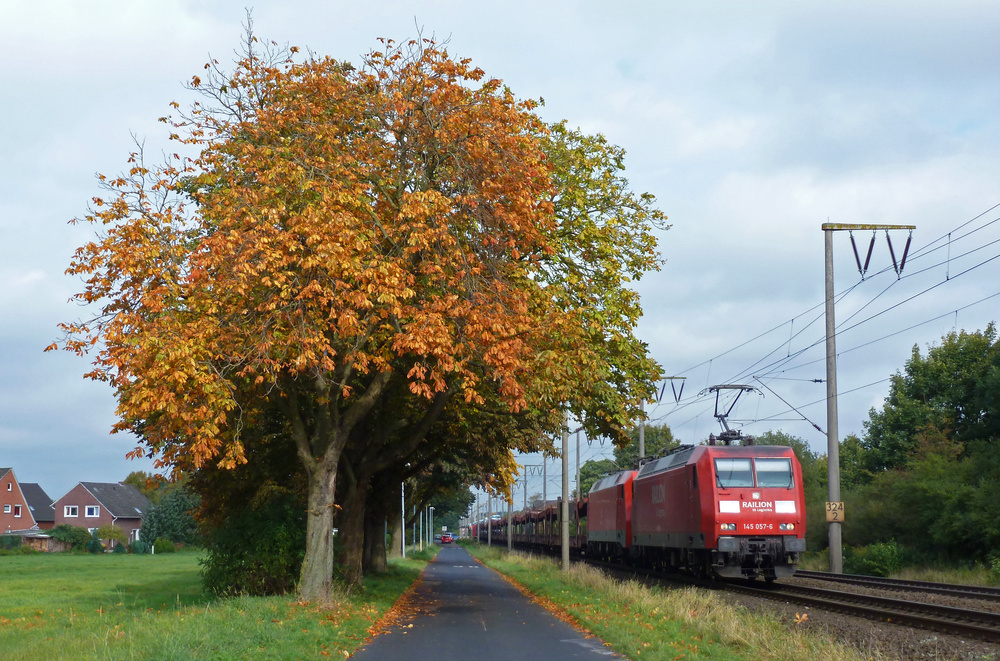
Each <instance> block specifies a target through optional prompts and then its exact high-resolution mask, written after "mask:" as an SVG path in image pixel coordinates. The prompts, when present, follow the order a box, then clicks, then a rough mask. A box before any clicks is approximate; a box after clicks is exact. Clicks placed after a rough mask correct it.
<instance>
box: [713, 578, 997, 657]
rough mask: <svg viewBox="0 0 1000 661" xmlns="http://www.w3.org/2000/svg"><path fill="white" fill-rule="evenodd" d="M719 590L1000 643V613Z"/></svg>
mask: <svg viewBox="0 0 1000 661" xmlns="http://www.w3.org/2000/svg"><path fill="white" fill-rule="evenodd" d="M719 588H720V589H723V590H728V591H734V592H739V593H742V594H747V595H751V596H755V597H760V598H763V599H770V600H782V601H787V602H791V603H795V604H799V605H803V606H809V607H811V608H817V609H823V610H833V611H836V612H840V613H845V614H848V615H853V616H858V617H864V618H868V619H872V620H880V621H882V622H891V623H893V624H903V625H906V626H911V627H917V628H921V629H927V630H930V631H936V632H938V633H946V634H952V635H957V636H967V637H972V638H976V639H978V640H984V641H987V642H991V643H1000V613H988V612H984V611H978V610H970V609H964V608H955V607H952V606H940V605H937V604H928V603H922V602H919V601H912V600H903V599H889V598H886V597H877V596H874V595H870V594H858V593H854V592H841V591H838V590H827V589H824V588H811V587H805V586H801V585H790V584H777V583H775V584H773V585H770V586H767V587H755V586H752V585H750V584H748V583H744V582H735V581H734V582H726V583H724V584H721V585H720V586H719Z"/></svg>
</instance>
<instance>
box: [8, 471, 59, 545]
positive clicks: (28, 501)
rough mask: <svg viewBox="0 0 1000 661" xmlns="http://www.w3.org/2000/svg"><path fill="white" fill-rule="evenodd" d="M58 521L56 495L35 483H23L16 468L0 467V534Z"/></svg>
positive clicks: (45, 527)
mask: <svg viewBox="0 0 1000 661" xmlns="http://www.w3.org/2000/svg"><path fill="white" fill-rule="evenodd" d="M54 525H55V518H54V516H53V514H52V499H51V498H49V497H48V495H46V493H45V491H43V490H42V488H41V487H40V486H38V485H37V484H34V483H30V482H25V483H24V484H19V483H18V481H17V477H16V476H15V475H14V469H13V468H0V534H7V533H16V532H24V531H27V530H39V529H49V528H52V527H53V526H54Z"/></svg>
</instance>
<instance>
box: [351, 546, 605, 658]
mask: <svg viewBox="0 0 1000 661" xmlns="http://www.w3.org/2000/svg"><path fill="white" fill-rule="evenodd" d="M422 578H423V580H422V581H421V583H420V585H419V586H418V587H417V589H416V591H415V594H414V602H413V608H412V609H411V611H412V613H413V614H412V616H411V617H409V618H408V619H403V620H402V621H401V622H398V623H397V624H395V625H394V626H393V627H392V628H391V629H390V630H389V631H388V632H387V633H383V634H381V635H380V636H378V637H376V638H375V639H374V640H373V641H372V642H371V643H369V644H368V645H366V646H365V647H364V648H362V649H360V650H358V652H356V653H355V654H354V656H352V657H351V658H352V659H357V660H359V661H404V660H405V661H412V660H413V659H456V660H459V661H463V660H466V659H471V660H474V661H511V660H512V659H515V660H516V661H536V660H537V661H543V660H544V661H561V660H562V659H593V660H596V659H604V660H607V659H620V658H624V657H620V656H618V655H616V654H614V653H612V652H611V650H610V649H608V648H607V647H605V646H604V644H603V643H602V642H601V641H600V640H598V639H597V638H594V637H586V636H585V635H584V634H582V633H580V632H579V631H577V630H576V629H574V628H573V627H572V626H570V625H569V624H567V623H565V622H563V621H562V620H560V619H558V618H557V617H555V616H554V615H552V614H551V613H549V612H548V611H546V610H545V609H544V608H542V607H541V606H539V605H537V604H534V603H532V602H531V601H530V600H529V599H528V598H527V597H525V596H524V595H523V594H521V593H520V592H518V591H517V589H515V588H514V587H513V586H511V585H510V584H509V583H507V582H506V581H505V580H503V579H502V578H500V576H499V575H498V574H497V573H496V572H494V571H493V570H492V569H489V568H487V567H485V566H483V565H482V564H480V563H478V562H477V561H476V560H475V559H474V558H473V557H472V556H471V555H469V553H468V552H467V551H466V550H465V549H464V548H462V547H461V546H458V545H453V546H445V547H444V548H442V549H441V551H440V552H439V553H438V554H437V557H436V558H435V560H434V562H431V563H430V564H428V565H427V568H426V569H424V572H423V575H422Z"/></svg>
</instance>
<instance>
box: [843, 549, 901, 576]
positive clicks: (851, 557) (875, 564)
mask: <svg viewBox="0 0 1000 661" xmlns="http://www.w3.org/2000/svg"><path fill="white" fill-rule="evenodd" d="M902 568H903V551H902V549H901V548H900V547H899V545H898V544H896V542H895V541H894V540H889V541H888V542H880V543H878V544H871V545H870V546H864V547H861V548H852V547H847V548H845V549H844V571H845V572H846V573H848V574H860V575H864V576H884V577H888V576H891V575H892V574H894V573H896V572H898V571H899V570H900V569H902Z"/></svg>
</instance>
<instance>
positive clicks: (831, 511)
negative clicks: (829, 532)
mask: <svg viewBox="0 0 1000 661" xmlns="http://www.w3.org/2000/svg"><path fill="white" fill-rule="evenodd" d="M826 520H827V523H833V522H835V521H836V522H841V521H843V520H844V503H843V502H839V503H827V504H826Z"/></svg>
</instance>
